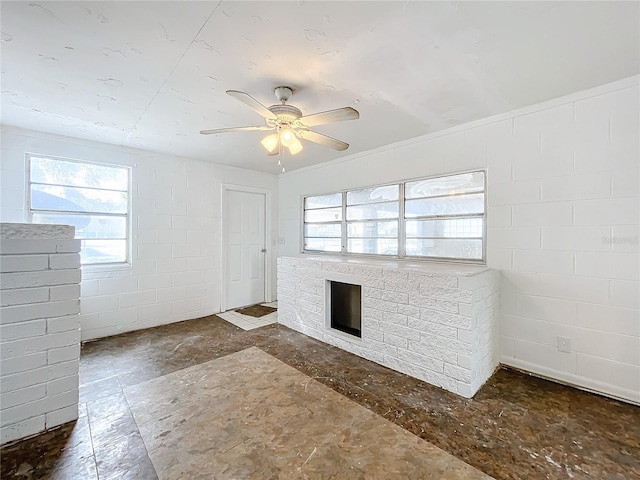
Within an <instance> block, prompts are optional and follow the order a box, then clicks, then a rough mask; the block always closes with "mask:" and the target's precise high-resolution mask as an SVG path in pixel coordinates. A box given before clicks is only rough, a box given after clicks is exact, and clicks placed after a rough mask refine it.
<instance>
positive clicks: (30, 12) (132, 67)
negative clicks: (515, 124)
mask: <svg viewBox="0 0 640 480" xmlns="http://www.w3.org/2000/svg"><path fill="white" fill-rule="evenodd" d="M639 5H640V4H639V3H638V2H614V1H604V2H591V1H587V2H418V1H415V2H411V1H406V2H401V1H393V2H378V1H375V2H374V1H371V2H346V1H340V2H324V1H298V2H272V1H262V2H241V1H229V2H227V1H219V2H212V1H210V2H172V1H160V2H150V1H144V2H134V1H126V2H124V1H123V2H79V1H67V2H49V1H32V2H28V1H23V2H22V1H21V2H7V1H5V2H2V4H1V7H0V8H1V13H2V16H1V30H2V44H1V47H2V50H1V53H2V60H1V61H2V78H1V80H2V123H4V124H7V125H15V126H19V127H23V128H30V129H35V130H41V131H45V132H51V133H57V134H62V135H69V136H72V137H78V138H84V139H91V140H97V141H102V142H107V143H112V144H116V145H125V146H130V147H137V148H142V149H146V150H151V151H157V152H165V153H171V154H177V155H183V156H188V157H193V158H198V159H202V160H207V161H211V162H216V163H223V164H229V165H235V166H240V167H245V168H251V169H255V170H261V171H265V172H270V173H277V172H278V169H277V167H276V165H275V163H276V162H275V160H274V157H266V156H265V152H264V150H263V148H262V146H261V145H260V143H259V142H260V139H261V138H262V137H264V136H265V134H264V132H241V133H226V134H221V135H213V136H203V135H200V134H199V133H198V132H199V131H200V130H201V129H205V128H206V129H213V128H224V127H232V126H241V125H260V124H262V122H263V120H262V119H261V117H260V116H258V115H257V114H256V113H255V112H253V111H252V110H250V109H249V108H247V107H246V106H245V105H243V104H242V103H240V102H238V101H237V100H235V99H233V98H231V97H229V96H228V95H226V94H225V93H224V92H225V90H228V89H236V90H243V91H246V92H248V93H250V94H251V95H252V96H254V97H255V98H256V99H258V100H259V101H261V102H262V103H264V104H266V105H271V104H274V103H277V101H276V99H275V97H274V95H273V88H274V87H276V86H278V85H289V86H291V87H293V89H294V91H295V93H294V95H293V97H292V98H291V99H290V102H289V103H291V104H294V105H296V106H297V107H299V108H300V109H301V110H302V112H303V114H310V113H315V112H318V111H324V110H330V109H334V108H339V107H342V106H353V107H354V108H356V109H357V110H359V111H360V119H359V120H355V121H349V122H344V123H339V124H333V125H325V126H319V127H315V130H317V131H319V132H321V133H324V134H327V135H330V136H334V137H337V138H339V139H341V140H344V141H346V142H348V143H350V145H351V146H350V148H349V149H348V150H347V151H345V152H335V151H333V150H330V149H328V148H326V147H321V146H319V145H315V144H312V143H310V142H304V146H305V149H304V150H303V151H302V152H301V153H300V154H298V155H296V156H295V157H293V158H289V159H287V161H286V164H287V168H288V169H289V170H292V169H295V168H300V167H304V166H308V165H312V164H315V163H318V162H323V161H327V160H331V159H334V158H337V157H338V156H341V155H346V154H349V153H355V152H359V151H364V150H368V149H371V148H375V147H378V146H381V145H385V144H389V143H393V142H396V141H400V140H404V139H407V138H411V137H414V136H417V135H421V134H424V133H429V132H433V131H437V130H441V129H443V128H446V127H450V126H454V125H458V124H461V123H465V122H468V121H471V120H475V119H479V118H483V117H487V116H490V115H494V114H498V113H502V112H505V111H509V110H512V109H514V108H518V107H523V106H526V105H531V104H534V103H537V102H540V101H543V100H547V99H550V98H554V97H558V96H561V95H565V94H568V93H571V92H574V91H579V90H583V89H586V88H590V87H594V86H597V85H601V84H604V83H607V82H611V81H614V80H618V79H620V78H624V77H628V76H631V75H636V74H638V73H639V71H640V67H639V63H640V47H639V46H640V37H639V30H640V29H639V20H638V19H639Z"/></svg>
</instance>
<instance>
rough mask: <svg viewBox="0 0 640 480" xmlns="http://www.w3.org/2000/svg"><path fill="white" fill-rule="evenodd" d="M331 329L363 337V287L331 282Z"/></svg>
mask: <svg viewBox="0 0 640 480" xmlns="http://www.w3.org/2000/svg"><path fill="white" fill-rule="evenodd" d="M329 289H330V291H331V294H330V295H331V328H334V329H336V330H340V331H341V332H344V333H348V334H349V335H353V336H355V337H358V338H361V337H362V328H361V325H362V286H360V285H352V284H350V283H342V282H334V281H331V280H330V281H329Z"/></svg>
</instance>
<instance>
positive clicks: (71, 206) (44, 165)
mask: <svg viewBox="0 0 640 480" xmlns="http://www.w3.org/2000/svg"><path fill="white" fill-rule="evenodd" d="M29 205H30V213H31V221H32V222H33V223H57V224H64V225H73V226H74V227H76V238H79V239H81V243H82V249H81V252H80V258H81V263H82V264H105V263H124V262H126V261H127V258H128V255H127V251H128V248H127V245H128V240H127V239H128V233H129V222H128V211H129V169H128V168H127V167H120V166H113V165H104V164H95V163H87V162H79V161H75V160H63V159H59V158H53V157H43V156H35V155H33V156H30V159H29Z"/></svg>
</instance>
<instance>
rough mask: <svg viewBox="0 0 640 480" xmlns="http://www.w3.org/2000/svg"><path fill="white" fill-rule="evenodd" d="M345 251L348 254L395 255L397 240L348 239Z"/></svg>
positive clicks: (396, 252)
mask: <svg viewBox="0 0 640 480" xmlns="http://www.w3.org/2000/svg"><path fill="white" fill-rule="evenodd" d="M347 251H348V252H350V253H374V254H378V255H397V254H398V240H396V239H395V238H350V239H349V240H348V241H347Z"/></svg>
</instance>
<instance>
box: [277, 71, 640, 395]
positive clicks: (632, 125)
mask: <svg viewBox="0 0 640 480" xmlns="http://www.w3.org/2000/svg"><path fill="white" fill-rule="evenodd" d="M639 83H640V77H637V76H636V77H632V78H628V79H625V80H621V81H618V82H615V83H612V84H609V85H604V86H601V87H598V88H595V89H591V90H588V91H584V92H579V93H576V94H572V95H570V96H567V97H563V98H559V99H555V100H553V101H549V102H545V103H543V104H539V105H535V106H532V107H528V108H525V109H520V110H517V111H513V112H510V113H509V114H505V115H500V116H497V117H492V118H489V119H485V120H481V121H478V122H474V123H471V124H468V125H464V126H461V127H456V128H453V129H450V130H446V131H442V132H438V133H435V134H431V135H427V136H424V137H420V138H416V139H413V140H411V141H408V142H402V143H399V144H395V145H390V146H388V147H385V148H381V149H377V150H375V151H371V152H367V153H364V154H358V155H353V156H350V157H346V158H344V159H342V160H340V161H336V162H333V163H331V164H325V165H323V166H317V167H310V168H308V169H305V170H297V171H293V172H290V173H287V174H285V175H283V176H281V177H280V191H279V195H280V228H281V232H280V236H281V237H282V236H284V237H285V240H286V244H285V245H284V246H281V249H280V252H281V254H282V255H295V254H296V253H298V252H299V250H300V232H301V227H300V221H301V214H300V208H301V197H302V196H303V195H308V194H319V193H329V192H333V191H339V190H343V189H347V188H357V187H361V186H368V185H379V184H384V183H389V182H393V181H397V180H402V179H410V178H418V177H424V176H430V175H437V174H443V173H450V172H459V171H465V170H469V169H474V168H482V169H487V172H488V194H487V195H488V212H487V222H488V232H487V237H488V238H487V244H488V266H489V267H491V268H495V269H499V270H501V272H502V280H501V307H500V311H501V314H500V356H501V361H502V363H504V364H507V365H512V366H515V367H519V368H523V369H526V370H528V371H531V372H534V373H537V374H540V375H544V376H548V377H551V378H555V379H557V380H560V381H563V382H567V383H570V384H575V385H577V386H581V387H583V388H586V389H592V390H596V391H599V392H602V393H605V394H608V395H612V396H615V397H620V398H624V399H627V400H630V401H633V402H640V313H639V312H640V311H639V307H640V305H639V297H640V282H639V271H640V263H639V258H638V254H639V238H640V231H639V226H638V224H639V204H640V197H639V194H640V188H639V186H640V173H639V170H638V169H639V167H640V160H639V159H640V152H639V146H638V143H639V134H638V132H639V131H640V124H639V105H640V96H639V91H640V88H639ZM337 169H339V171H340V174H339V175H336V173H335V172H336V170H337ZM558 336H561V337H567V338H569V340H570V349H571V352H570V353H563V352H559V351H558V349H557V337H558Z"/></svg>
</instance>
